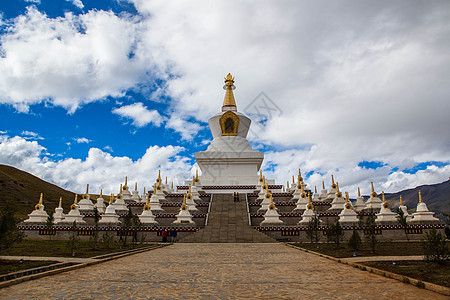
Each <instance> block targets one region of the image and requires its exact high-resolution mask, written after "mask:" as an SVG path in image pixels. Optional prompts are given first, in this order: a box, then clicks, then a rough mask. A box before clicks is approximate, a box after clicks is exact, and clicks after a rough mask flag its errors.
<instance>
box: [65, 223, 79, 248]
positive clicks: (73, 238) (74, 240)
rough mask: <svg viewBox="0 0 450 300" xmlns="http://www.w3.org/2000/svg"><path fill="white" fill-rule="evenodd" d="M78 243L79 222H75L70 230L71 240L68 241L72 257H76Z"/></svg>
mask: <svg viewBox="0 0 450 300" xmlns="http://www.w3.org/2000/svg"><path fill="white" fill-rule="evenodd" d="M77 242H78V228H77V222H76V221H73V224H72V226H71V227H70V229H69V240H68V241H67V245H68V247H69V249H70V253H71V254H72V256H75V249H76V246H77Z"/></svg>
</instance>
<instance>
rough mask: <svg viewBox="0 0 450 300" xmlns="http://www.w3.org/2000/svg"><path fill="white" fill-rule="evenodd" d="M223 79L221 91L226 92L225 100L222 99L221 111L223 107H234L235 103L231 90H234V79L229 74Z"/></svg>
mask: <svg viewBox="0 0 450 300" xmlns="http://www.w3.org/2000/svg"><path fill="white" fill-rule="evenodd" d="M224 79H225V85H224V86H223V89H224V90H226V92H225V99H223V105H222V110H223V108H225V107H236V101H235V100H234V95H233V90H234V89H236V87H235V86H234V77H233V76H231V74H230V73H228V75H227V77H225V78H224Z"/></svg>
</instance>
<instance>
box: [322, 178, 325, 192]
mask: <svg viewBox="0 0 450 300" xmlns="http://www.w3.org/2000/svg"><path fill="white" fill-rule="evenodd" d="M324 189H325V181H323V180H322V190H324Z"/></svg>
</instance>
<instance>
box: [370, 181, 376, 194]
mask: <svg viewBox="0 0 450 300" xmlns="http://www.w3.org/2000/svg"><path fill="white" fill-rule="evenodd" d="M370 186H371V187H372V193H373V192H375V190H374V189H373V181H371V182H370Z"/></svg>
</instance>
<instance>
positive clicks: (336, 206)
mask: <svg viewBox="0 0 450 300" xmlns="http://www.w3.org/2000/svg"><path fill="white" fill-rule="evenodd" d="M344 205H345V199H344V198H343V197H342V193H341V192H340V191H339V183H338V182H336V194H335V196H334V199H333V201H331V207H330V208H329V209H328V210H329V211H333V210H334V211H341V210H343V209H344Z"/></svg>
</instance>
